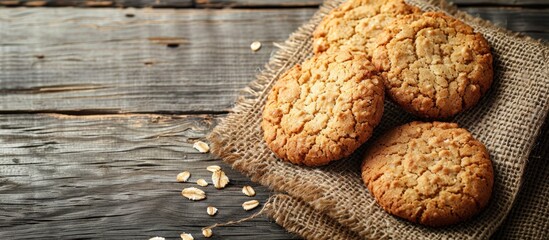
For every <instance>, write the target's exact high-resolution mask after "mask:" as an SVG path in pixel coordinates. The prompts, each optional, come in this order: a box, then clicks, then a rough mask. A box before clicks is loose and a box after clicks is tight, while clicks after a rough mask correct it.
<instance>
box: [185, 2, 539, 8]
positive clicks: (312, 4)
mask: <svg viewBox="0 0 549 240" xmlns="http://www.w3.org/2000/svg"><path fill="white" fill-rule="evenodd" d="M448 1H449V2H453V3H454V4H456V5H458V6H524V7H528V6H547V5H549V2H548V1H547V0H524V1H522V0H480V1H478V0H448ZM322 2H323V1H322V0H293V1H291V0H195V7H214V8H221V7H229V8H250V7H315V6H318V5H320V4H322Z"/></svg>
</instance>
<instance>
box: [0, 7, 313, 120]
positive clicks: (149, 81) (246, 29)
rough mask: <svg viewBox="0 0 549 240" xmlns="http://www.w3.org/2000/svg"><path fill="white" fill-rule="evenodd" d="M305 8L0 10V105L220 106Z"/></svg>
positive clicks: (17, 107)
mask: <svg viewBox="0 0 549 240" xmlns="http://www.w3.org/2000/svg"><path fill="white" fill-rule="evenodd" d="M314 11H315V10H314V9H292V10H287V11H276V10H214V11H212V10H167V9H144V10H136V11H133V12H132V13H133V14H134V17H132V18H128V17H126V16H125V13H126V10H121V9H95V10H86V9H68V8H62V9H51V8H46V9H0V28H1V29H3V31H0V52H1V53H2V54H1V55H0V93H1V95H0V111H12V110H14V111H21V110H30V111H33V110H38V111H48V110H52V109H54V110H58V111H63V110H81V109H102V110H110V111H122V112H158V111H170V112H178V111H183V112H185V111H226V110H228V109H229V108H230V107H231V106H232V103H233V102H234V100H235V96H236V94H237V92H238V90H239V89H241V88H242V87H244V86H245V85H246V84H247V83H248V82H249V81H250V80H251V79H253V77H254V76H255V75H256V74H257V73H258V72H259V69H260V68H261V67H263V64H264V63H265V62H266V61H267V60H268V59H269V56H270V54H271V52H272V51H273V49H274V46H273V44H272V43H273V42H281V41H284V40H285V39H286V38H287V37H288V35H289V34H290V33H291V32H292V31H294V30H295V28H297V26H299V25H300V24H302V23H303V22H305V21H306V20H308V18H309V17H310V16H311V14H312V13H313V12H314ZM255 40H258V41H261V42H262V43H263V46H262V49H261V50H260V51H258V52H252V51H251V50H250V47H249V46H250V43H251V42H253V41H255ZM167 45H169V46H167Z"/></svg>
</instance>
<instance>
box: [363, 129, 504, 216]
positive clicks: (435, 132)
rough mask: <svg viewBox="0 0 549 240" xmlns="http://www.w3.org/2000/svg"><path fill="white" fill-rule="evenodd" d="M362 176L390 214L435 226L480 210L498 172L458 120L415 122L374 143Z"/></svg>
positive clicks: (485, 202)
mask: <svg viewBox="0 0 549 240" xmlns="http://www.w3.org/2000/svg"><path fill="white" fill-rule="evenodd" d="M362 179H363V180H364V183H365V184H366V186H367V187H368V189H369V190H370V193H372V194H373V195H374V197H375V199H376V201H377V202H378V203H379V205H381V207H383V208H384V209H385V210H386V211H387V212H389V213H391V214H393V215H396V216H399V217H402V218H405V219H407V220H409V221H412V222H416V223H420V224H424V225H428V226H433V227H437V226H446V225H450V224H455V223H458V222H461V221H463V220H466V219H468V218H470V217H472V216H473V215H475V214H477V213H478V212H480V211H481V210H482V209H483V208H484V207H485V206H486V204H487V203H488V200H489V199H490V195H491V193H492V185H493V182H494V173H493V170H492V162H491V161H490V156H489V154H488V151H487V150H486V147H485V146H484V145H483V144H482V143H481V142H479V141H477V140H476V139H474V138H473V136H472V135H471V134H470V133H469V132H468V131H467V130H465V129H463V128H459V127H458V125H457V124H455V123H443V122H433V123H422V122H412V123H408V124H405V125H402V126H400V127H397V128H395V129H393V130H391V131H389V132H388V133H386V134H385V135H383V136H382V137H381V138H380V139H379V140H377V141H376V142H375V143H374V144H373V145H372V147H371V148H370V149H369V150H368V151H367V152H366V154H365V157H364V162H363V163H362Z"/></svg>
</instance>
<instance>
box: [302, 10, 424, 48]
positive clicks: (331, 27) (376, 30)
mask: <svg viewBox="0 0 549 240" xmlns="http://www.w3.org/2000/svg"><path fill="white" fill-rule="evenodd" d="M418 12H420V10H419V9H418V8H416V7H413V6H410V5H408V4H406V3H405V2H404V1H403V0H349V1H347V2H345V3H343V4H341V6H339V7H338V8H336V9H334V10H332V11H331V12H330V13H329V14H328V15H326V16H325V17H324V19H323V20H322V22H321V23H320V24H319V25H318V26H317V28H316V29H315V31H314V33H313V49H314V52H315V53H320V52H324V51H328V50H330V51H338V50H340V49H346V50H350V51H360V52H365V53H367V54H368V55H371V49H370V48H371V47H373V46H374V43H375V38H376V37H377V36H378V35H379V34H381V33H382V32H383V29H384V28H385V27H386V26H387V25H388V24H389V22H391V21H392V20H394V19H395V18H396V16H398V15H402V14H410V13H418Z"/></svg>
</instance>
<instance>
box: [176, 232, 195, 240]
mask: <svg viewBox="0 0 549 240" xmlns="http://www.w3.org/2000/svg"><path fill="white" fill-rule="evenodd" d="M179 236H180V237H181V240H194V237H193V235H191V234H190V233H181V235H179Z"/></svg>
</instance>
